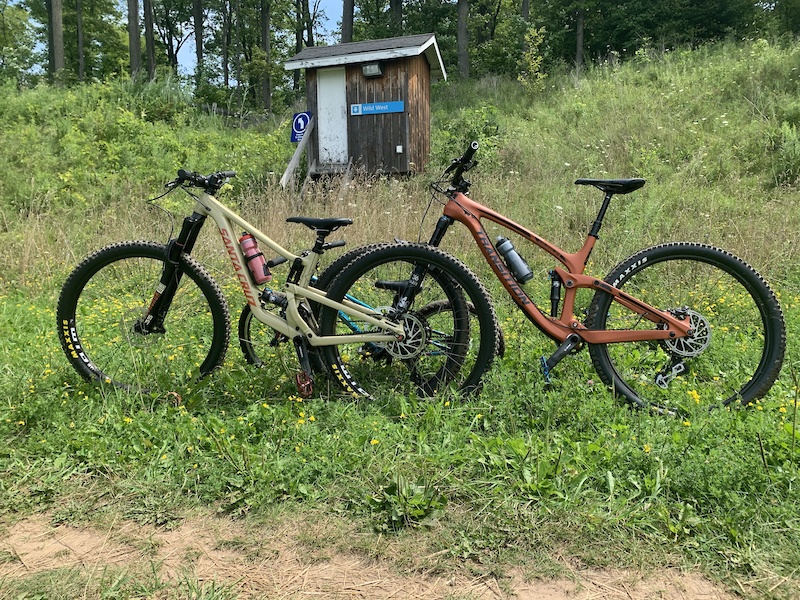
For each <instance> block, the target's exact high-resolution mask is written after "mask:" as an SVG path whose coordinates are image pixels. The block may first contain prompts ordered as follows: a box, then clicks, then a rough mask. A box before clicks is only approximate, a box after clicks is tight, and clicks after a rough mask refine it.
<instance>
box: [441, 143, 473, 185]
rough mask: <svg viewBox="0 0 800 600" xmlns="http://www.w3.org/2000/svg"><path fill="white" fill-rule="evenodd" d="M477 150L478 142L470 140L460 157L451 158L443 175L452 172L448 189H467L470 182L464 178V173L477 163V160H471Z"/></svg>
mask: <svg viewBox="0 0 800 600" xmlns="http://www.w3.org/2000/svg"><path fill="white" fill-rule="evenodd" d="M477 151H478V142H476V141H472V142H470V143H469V146H467V149H466V150H465V151H464V154H462V155H461V157H460V158H455V159H453V162H451V163H450V166H449V167H447V169H445V171H444V173H443V175H448V174H450V173H452V174H453V175H452V177H451V178H450V190H452V191H458V192H463V193H466V192H467V191H468V190H469V185H470V183H469V181H468V180H466V179H464V173H466V172H467V171H469V170H470V169H471V168H472V167H474V166H476V165H477V164H478V161H476V160H473V157H474V156H475V153H476V152H477Z"/></svg>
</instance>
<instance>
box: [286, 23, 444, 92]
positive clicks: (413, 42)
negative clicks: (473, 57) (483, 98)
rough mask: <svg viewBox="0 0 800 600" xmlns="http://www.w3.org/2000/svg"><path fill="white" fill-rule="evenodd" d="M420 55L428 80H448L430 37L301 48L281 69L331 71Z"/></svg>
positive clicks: (434, 43)
mask: <svg viewBox="0 0 800 600" xmlns="http://www.w3.org/2000/svg"><path fill="white" fill-rule="evenodd" d="M420 54H425V57H426V58H427V59H428V64H430V66H431V77H432V78H433V79H434V80H436V79H447V72H446V71H445V69H444V63H443V62H442V55H441V53H440V52H439V46H438V44H437V43H436V36H435V35H434V34H432V33H424V34H421V35H407V36H403V37H395V38H385V39H382V40H369V41H366V42H349V43H347V44H337V45H335V46H312V47H310V48H304V49H303V50H302V51H300V52H299V53H297V54H295V55H294V56H293V57H292V58H290V59H289V60H287V61H286V63H285V64H284V68H285V69H286V70H287V71H289V70H294V69H316V68H319V67H334V66H338V65H351V64H355V63H365V62H372V61H379V60H389V59H393V58H405V57H409V56H419V55H420Z"/></svg>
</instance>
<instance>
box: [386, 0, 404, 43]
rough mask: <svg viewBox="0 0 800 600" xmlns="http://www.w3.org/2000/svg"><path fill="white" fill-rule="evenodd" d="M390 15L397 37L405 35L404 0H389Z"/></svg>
mask: <svg viewBox="0 0 800 600" xmlns="http://www.w3.org/2000/svg"><path fill="white" fill-rule="evenodd" d="M389 13H390V14H391V18H392V28H393V29H394V34H395V35H398V36H399V35H403V0H389Z"/></svg>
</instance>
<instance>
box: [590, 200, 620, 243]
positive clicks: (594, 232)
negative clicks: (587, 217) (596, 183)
mask: <svg viewBox="0 0 800 600" xmlns="http://www.w3.org/2000/svg"><path fill="white" fill-rule="evenodd" d="M613 195H614V194H612V193H611V192H606V195H605V198H603V204H601V205H600V212H598V213H597V219H595V222H594V223H593V224H592V229H591V230H590V231H589V235H590V236H592V237H593V238H599V237H600V227H602V225H603V219H604V218H605V216H606V210H608V205H609V204H610V203H611V197H612V196H613Z"/></svg>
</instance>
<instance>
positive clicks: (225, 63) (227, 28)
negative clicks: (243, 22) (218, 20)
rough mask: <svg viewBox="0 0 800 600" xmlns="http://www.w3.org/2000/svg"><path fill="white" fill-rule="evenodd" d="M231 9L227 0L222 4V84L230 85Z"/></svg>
mask: <svg viewBox="0 0 800 600" xmlns="http://www.w3.org/2000/svg"><path fill="white" fill-rule="evenodd" d="M232 24H233V21H232V20H231V10H230V6H229V5H228V3H227V2H223V4H222V84H223V85H224V86H225V87H226V88H227V87H229V86H230V73H231V67H230V54H231V52H230V47H231V26H232Z"/></svg>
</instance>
